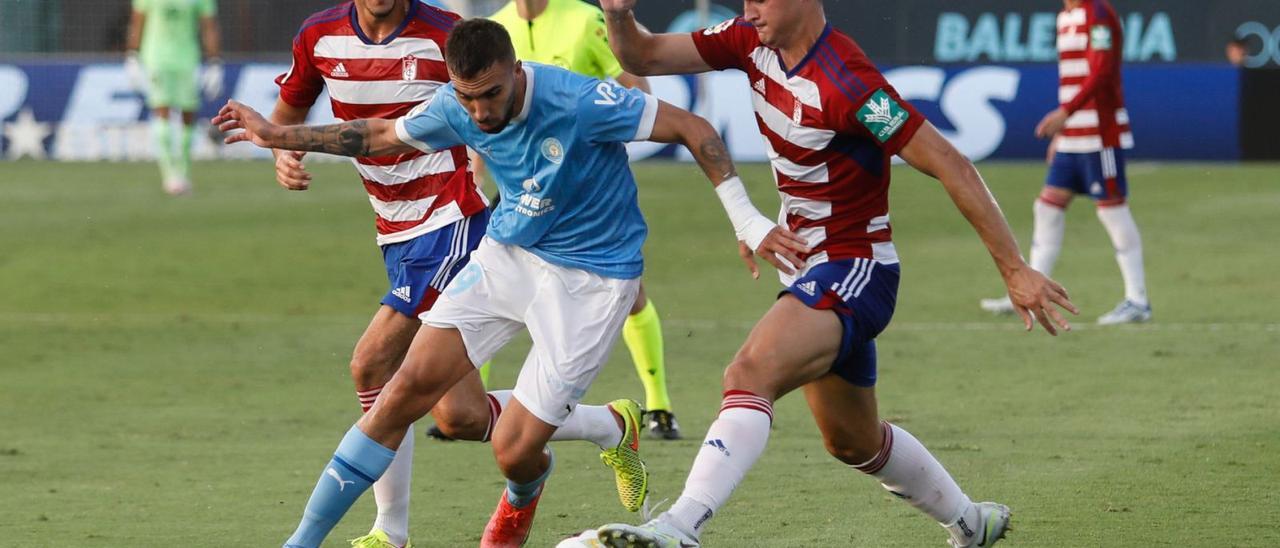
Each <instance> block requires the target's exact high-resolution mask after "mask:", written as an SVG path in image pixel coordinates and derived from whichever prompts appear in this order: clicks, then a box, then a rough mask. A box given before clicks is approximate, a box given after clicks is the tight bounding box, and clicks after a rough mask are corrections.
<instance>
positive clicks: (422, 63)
mask: <svg viewBox="0 0 1280 548" xmlns="http://www.w3.org/2000/svg"><path fill="white" fill-rule="evenodd" d="M458 19H459V16H458V15H456V14H453V13H450V12H447V11H444V10H440V9H436V8H434V7H431V6H428V5H426V4H424V3H422V2H417V1H414V2H409V14H408V16H407V17H406V18H405V21H404V23H402V24H401V25H400V27H399V28H397V29H396V30H395V32H393V33H392V34H391V35H390V36H388V37H387V38H386V39H385V40H383V41H382V42H380V43H375V42H373V41H372V40H370V39H369V38H368V37H367V36H365V35H364V32H363V31H362V30H361V29H360V25H359V23H357V20H356V11H355V5H354V3H353V2H346V3H343V4H340V5H338V6H335V7H333V8H330V9H327V10H324V11H321V12H317V13H316V14H314V15H312V16H311V17H310V18H308V19H307V20H306V21H305V22H304V23H303V24H302V29H301V30H300V31H298V35H297V37H296V38H294V41H293V67H292V68H290V69H289V72H287V73H285V74H283V75H281V76H280V77H279V78H277V79H276V83H277V84H278V85H279V86H280V99H281V100H283V101H284V102H286V103H288V104H290V105H293V106H295V107H299V108H309V107H311V106H312V105H313V104H315V101H316V99H317V98H318V97H319V96H320V92H321V91H323V90H324V89H325V88H327V89H328V90H329V98H330V100H331V102H332V103H333V114H334V115H335V116H337V117H338V118H340V119H342V120H356V119H360V118H384V119H395V118H399V117H401V116H403V115H405V114H407V113H408V112H409V111H410V110H411V109H413V107H415V106H417V105H418V104H419V103H421V102H423V101H429V100H431V98H432V97H433V96H434V94H435V92H436V89H437V88H439V87H440V86H442V85H444V84H445V83H446V82H448V81H449V72H448V70H447V69H446V68H445V64H444V44H445V38H446V37H447V36H448V34H449V30H450V29H452V28H453V25H454V23H455V22H456V21H458ZM353 161H354V163H355V166H356V171H357V172H359V174H360V178H361V179H362V180H363V182H364V188H365V191H366V192H368V193H369V203H370V204H372V205H373V211H374V213H376V214H377V227H378V245H387V244H392V243H396V242H403V241H405V240H410V239H413V238H415V237H418V236H421V235H423V234H426V233H428V232H431V231H433V230H436V229H439V228H443V227H445V226H448V225H450V224H453V223H454V222H456V221H458V220H459V219H462V218H464V217H469V216H471V215H474V214H476V213H478V212H480V211H481V210H482V209H484V208H485V207H486V206H487V205H488V200H486V199H485V197H484V195H483V194H482V193H481V192H480V190H479V189H478V188H477V187H476V184H475V181H474V179H473V177H472V174H471V170H470V167H469V164H468V159H467V151H466V148H465V147H455V148H451V149H448V150H442V151H439V152H435V153H431V154H426V153H423V152H419V151H414V152H411V153H407V154H400V155H395V156H377V157H368V158H354V159H353Z"/></svg>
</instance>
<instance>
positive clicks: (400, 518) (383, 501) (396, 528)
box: [373, 424, 413, 546]
mask: <svg viewBox="0 0 1280 548" xmlns="http://www.w3.org/2000/svg"><path fill="white" fill-rule="evenodd" d="M412 478H413V425H412V424H411V425H409V431H408V432H405V434H404V441H402V442H400V449H398V450H397V451H396V456H395V458H394V459H392V460H391V466H389V467H387V471H386V473H384V474H382V477H381V478H379V479H378V481H376V482H374V484H373V500H374V501H376V502H377V503H378V519H376V520H374V522H373V528H374V529H381V530H382V531H383V532H384V533H386V534H387V539H388V540H390V541H391V544H394V545H396V546H404V545H405V543H406V542H408V541H409V483H410V480H411V479H412Z"/></svg>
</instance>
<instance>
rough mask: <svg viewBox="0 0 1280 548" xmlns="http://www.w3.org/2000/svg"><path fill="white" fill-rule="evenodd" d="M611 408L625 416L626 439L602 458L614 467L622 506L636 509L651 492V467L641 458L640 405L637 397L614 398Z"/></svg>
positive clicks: (623, 423)
mask: <svg viewBox="0 0 1280 548" xmlns="http://www.w3.org/2000/svg"><path fill="white" fill-rule="evenodd" d="M609 409H610V410H612V411H613V412H614V413H617V414H618V416H620V417H622V440H621V441H619V442H618V446H617V447H614V448H613V449H608V450H605V451H604V452H602V453H600V460H602V461H604V463H605V464H607V465H609V466H610V467H612V468H613V474H614V479H615V480H616V482H617V484H618V500H619V501H621V502H622V506H623V507H625V508H626V509H627V510H628V511H630V512H636V511H638V510H640V507H641V506H642V505H644V498H645V496H646V495H648V494H649V470H648V469H647V468H645V465H644V461H643V460H641V459H640V419H641V416H642V415H641V413H640V404H639V403H636V402H635V400H628V399H621V400H614V401H612V402H610V403H609Z"/></svg>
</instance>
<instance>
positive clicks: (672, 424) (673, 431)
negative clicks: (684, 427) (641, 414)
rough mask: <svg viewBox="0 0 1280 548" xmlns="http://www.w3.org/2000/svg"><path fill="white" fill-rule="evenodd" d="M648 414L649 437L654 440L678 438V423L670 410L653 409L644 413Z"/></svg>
mask: <svg viewBox="0 0 1280 548" xmlns="http://www.w3.org/2000/svg"><path fill="white" fill-rule="evenodd" d="M645 414H646V415H648V416H649V423H648V427H649V437H650V438H653V439H655V440H678V439H680V423H678V422H676V415H675V413H672V412H670V411H665V410H662V409H655V410H653V411H649V412H648V413H645Z"/></svg>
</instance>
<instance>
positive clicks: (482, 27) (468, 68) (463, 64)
mask: <svg viewBox="0 0 1280 548" xmlns="http://www.w3.org/2000/svg"><path fill="white" fill-rule="evenodd" d="M445 50H446V52H447V53H446V54H445V64H447V65H448V66H449V73H450V74H452V75H453V76H454V77H457V78H472V77H474V76H476V75H477V74H480V73H481V72H484V71H485V70H487V69H488V68H489V67H491V66H493V65H495V64H497V63H500V62H509V63H514V62H515V60H516V50H515V47H513V46H512V45H511V35H510V34H507V29H505V28H503V27H502V25H499V24H498V23H495V22H493V21H490V20H488V19H480V18H476V19H467V20H465V21H461V22H459V23H458V24H457V25H456V26H454V27H453V30H452V31H450V32H449V40H448V41H447V42H445Z"/></svg>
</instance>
